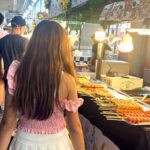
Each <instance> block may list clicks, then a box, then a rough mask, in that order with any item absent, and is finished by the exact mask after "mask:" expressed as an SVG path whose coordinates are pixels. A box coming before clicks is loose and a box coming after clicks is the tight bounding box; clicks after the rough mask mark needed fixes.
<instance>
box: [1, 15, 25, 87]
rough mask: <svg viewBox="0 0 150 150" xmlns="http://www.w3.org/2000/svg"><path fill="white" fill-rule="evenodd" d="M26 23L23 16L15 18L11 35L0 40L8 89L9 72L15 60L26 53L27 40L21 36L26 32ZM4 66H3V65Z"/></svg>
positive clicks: (12, 21)
mask: <svg viewBox="0 0 150 150" xmlns="http://www.w3.org/2000/svg"><path fill="white" fill-rule="evenodd" d="M25 25H26V22H25V20H24V19H23V18H22V17H21V16H15V17H14V18H12V20H11V27H12V31H11V34H8V35H6V36H5V37H3V38H2V39H0V56H1V59H3V62H4V82H5V88H6V87H7V79H6V75H7V71H8V68H9V65H10V64H11V63H12V61H13V60H15V59H19V58H20V56H21V55H22V53H23V51H24V47H25V44H26V41H27V40H26V39H25V38H24V37H22V36H21V35H22V34H23V33H24V31H25ZM1 65H2V64H1Z"/></svg>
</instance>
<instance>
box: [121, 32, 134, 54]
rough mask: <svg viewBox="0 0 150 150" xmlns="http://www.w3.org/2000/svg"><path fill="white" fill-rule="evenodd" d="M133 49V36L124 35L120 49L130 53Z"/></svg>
mask: <svg viewBox="0 0 150 150" xmlns="http://www.w3.org/2000/svg"><path fill="white" fill-rule="evenodd" d="M132 50H133V43H132V37H131V36H130V35H129V34H125V35H124V36H123V39H122V41H121V42H120V44H119V51H121V52H124V53H128V52H131V51H132Z"/></svg>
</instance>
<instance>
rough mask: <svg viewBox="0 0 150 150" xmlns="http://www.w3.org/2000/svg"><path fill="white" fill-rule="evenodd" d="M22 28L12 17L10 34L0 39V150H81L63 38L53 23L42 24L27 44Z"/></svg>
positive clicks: (71, 75)
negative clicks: (0, 88) (1, 94)
mask: <svg viewBox="0 0 150 150" xmlns="http://www.w3.org/2000/svg"><path fill="white" fill-rule="evenodd" d="M25 25H26V22H25V20H24V19H23V18H22V17H21V16H15V17H14V18H12V20H11V27H12V30H11V33H10V34H6V35H5V36H3V37H2V38H1V39H0V57H1V60H0V62H2V60H3V63H4V73H3V69H2V68H3V67H2V63H1V65H0V66H1V67H0V70H1V72H0V73H1V74H0V75H1V78H3V80H4V83H5V106H4V114H3V118H2V121H1V123H0V150H7V149H8V147H9V150H24V149H26V150H35V149H38V150H49V149H50V150H54V149H55V150H84V149H85V145H84V138H83V133H82V127H81V123H80V120H79V115H78V108H79V107H80V106H81V105H82V104H83V99H81V98H78V97H77V88H76V73H75V69H74V64H73V61H72V53H71V46H70V42H69V39H68V36H67V33H66V31H65V29H63V28H62V27H61V26H60V25H59V24H58V23H57V22H55V21H49V20H43V21H41V22H40V23H39V24H38V25H37V26H36V27H35V29H34V31H33V34H32V36H31V38H30V40H29V41H28V40H27V39H25V38H23V37H22V34H23V32H24V30H25ZM0 32H1V31H0ZM15 129H16V133H15V136H14V138H13V140H12V141H11V137H12V133H13V131H14V130H15ZM10 141H11V143H10ZM9 144H10V146H9Z"/></svg>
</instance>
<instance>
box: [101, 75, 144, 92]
mask: <svg viewBox="0 0 150 150" xmlns="http://www.w3.org/2000/svg"><path fill="white" fill-rule="evenodd" d="M101 80H102V81H103V82H105V83H106V84H107V85H108V86H111V87H112V88H114V89H117V90H134V89H138V88H142V87H143V79H141V78H138V77H134V76H129V75H128V76H125V77H121V76H120V77H109V76H106V75H101Z"/></svg>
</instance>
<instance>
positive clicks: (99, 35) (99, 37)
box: [95, 31, 106, 41]
mask: <svg viewBox="0 0 150 150" xmlns="http://www.w3.org/2000/svg"><path fill="white" fill-rule="evenodd" d="M105 39H106V33H105V32H104V31H97V32H95V40H96V41H104V40H105Z"/></svg>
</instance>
